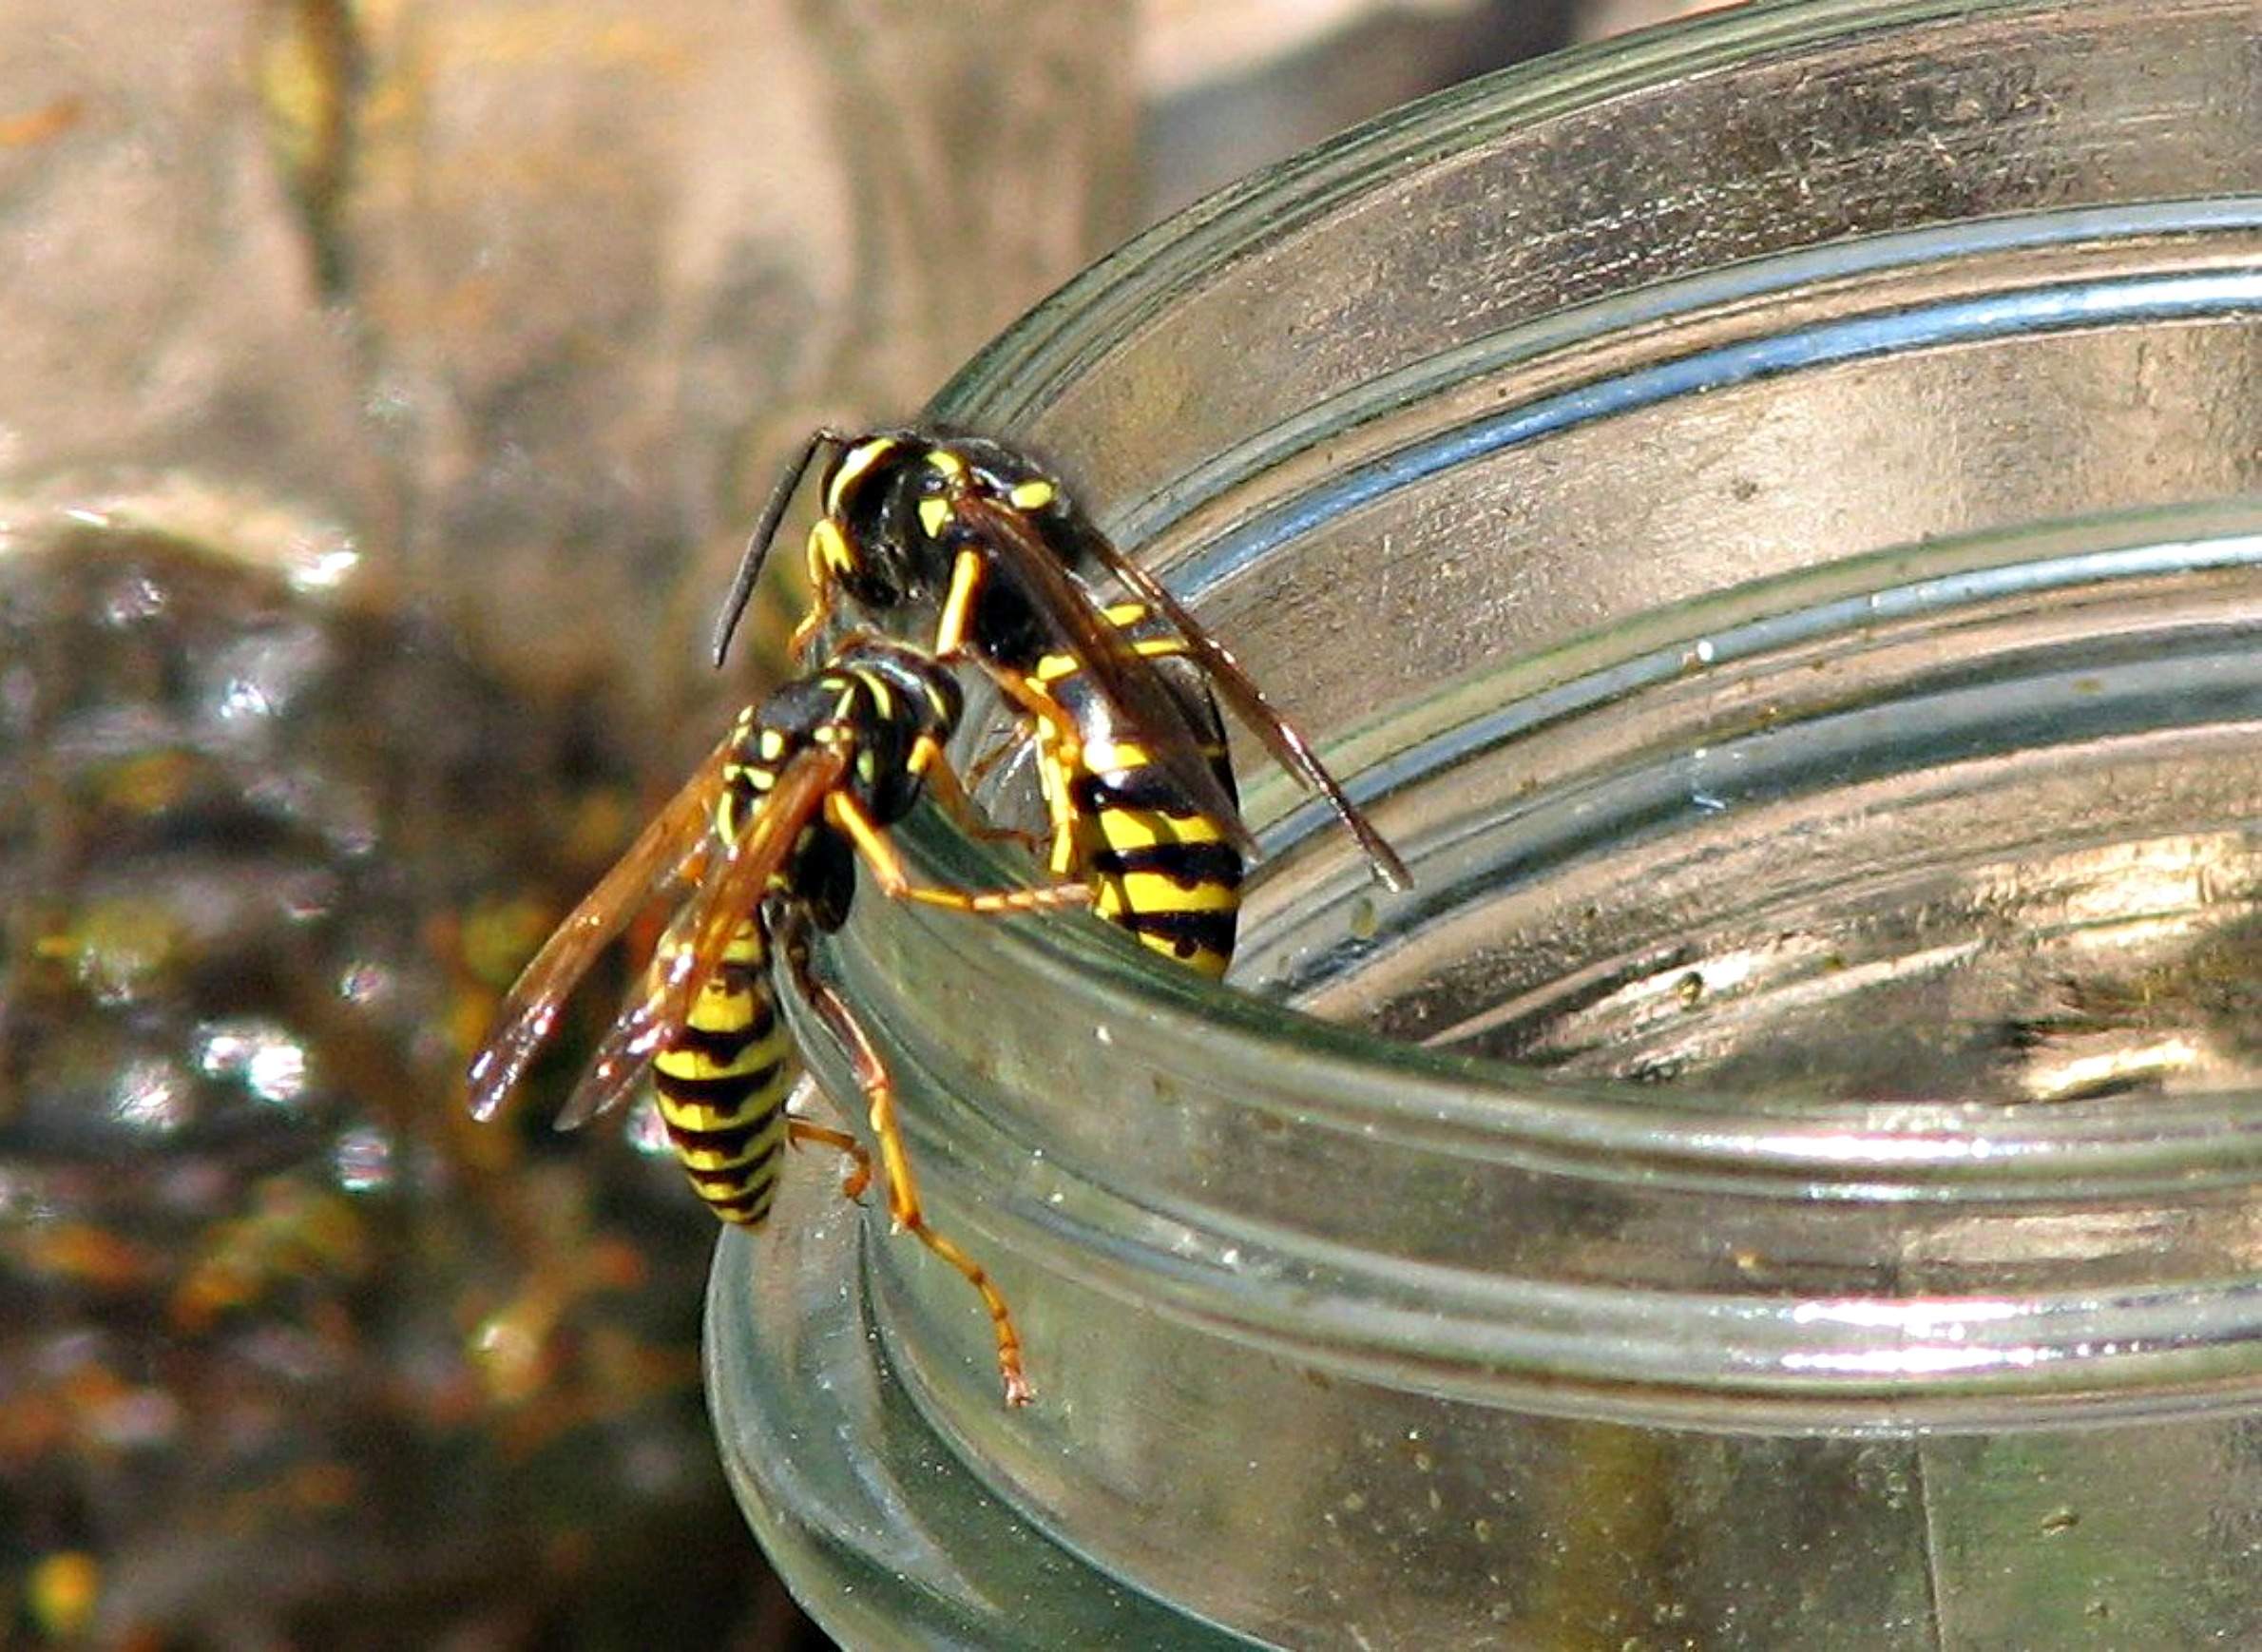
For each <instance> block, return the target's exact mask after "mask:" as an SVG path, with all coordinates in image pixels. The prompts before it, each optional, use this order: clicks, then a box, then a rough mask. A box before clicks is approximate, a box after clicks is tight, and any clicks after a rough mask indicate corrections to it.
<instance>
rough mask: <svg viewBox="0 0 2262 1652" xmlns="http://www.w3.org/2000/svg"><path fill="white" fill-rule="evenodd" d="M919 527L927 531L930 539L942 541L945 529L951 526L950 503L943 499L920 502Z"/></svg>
mask: <svg viewBox="0 0 2262 1652" xmlns="http://www.w3.org/2000/svg"><path fill="white" fill-rule="evenodd" d="M919 526H920V527H921V528H925V529H927V536H928V538H930V539H940V538H941V537H942V534H943V529H944V528H948V527H949V526H950V501H949V500H948V499H943V498H934V499H922V500H920V501H919Z"/></svg>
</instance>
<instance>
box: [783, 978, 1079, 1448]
mask: <svg viewBox="0 0 2262 1652" xmlns="http://www.w3.org/2000/svg"><path fill="white" fill-rule="evenodd" d="M794 978H795V984H796V986H797V987H798V988H799V989H800V990H801V992H802V993H803V995H804V996H805V997H807V999H808V1000H809V1005H810V1008H813V1009H815V1011H816V1012H817V1014H818V1015H819V1016H821V1017H822V1018H823V1019H824V1022H825V1025H826V1026H827V1027H829V1028H832V1029H833V1035H834V1037H835V1038H837V1039H839V1040H840V1044H841V1047H842V1048H843V1049H845V1050H846V1051H847V1052H848V1057H849V1063H850V1065H851V1066H853V1067H854V1069H855V1073H856V1085H857V1087H858V1088H859V1089H861V1090H862V1091H863V1092H864V1102H865V1105H866V1108H867V1109H868V1113H869V1117H870V1119H871V1122H872V1140H873V1141H875V1142H877V1143H879V1149H880V1175H881V1177H882V1178H883V1179H884V1180H885V1181H886V1182H887V1186H888V1215H889V1217H890V1218H891V1219H892V1220H893V1222H894V1224H895V1231H896V1232H898V1233H908V1234H910V1235H911V1236H912V1237H913V1238H915V1239H917V1240H918V1241H919V1242H920V1243H921V1244H923V1245H925V1246H926V1247H927V1248H928V1249H929V1250H930V1251H932V1252H933V1253H934V1254H935V1255H936V1256H938V1257H940V1258H942V1259H943V1260H944V1261H946V1262H948V1263H949V1264H950V1266H951V1267H953V1268H955V1269H957V1270H958V1272H959V1274H960V1275H961V1276H962V1277H964V1278H965V1279H966V1282H967V1283H968V1284H969V1285H971V1286H973V1287H974V1290H975V1293H976V1294H977V1295H979V1296H980V1297H981V1298H982V1306H983V1307H984V1308H986V1309H987V1310H988V1312H989V1324H990V1329H991V1330H992V1332H994V1333H995V1335H996V1337H997V1350H998V1374H999V1375H1000V1376H1001V1377H1003V1378H1004V1379H1005V1383H1006V1404H1007V1405H1015V1406H1018V1405H1026V1404H1028V1402H1029V1399H1030V1397H1031V1395H1032V1393H1034V1391H1033V1390H1031V1389H1030V1387H1029V1381H1028V1377H1027V1376H1026V1374H1024V1373H1023V1371H1022V1364H1021V1333H1020V1332H1018V1331H1016V1330H1014V1328H1013V1314H1012V1310H1010V1309H1009V1308H1007V1307H1006V1298H1005V1295H1004V1293H1002V1292H1001V1291H999V1289H998V1288H997V1286H996V1285H995V1284H993V1283H992V1282H991V1281H990V1277H989V1275H988V1273H987V1271H986V1270H985V1269H984V1268H983V1266H982V1264H981V1263H980V1262H977V1261H976V1260H974V1258H971V1257H969V1256H968V1255H967V1254H966V1252H964V1251H962V1250H960V1249H959V1248H958V1246H957V1244H956V1243H954V1242H953V1241H952V1240H951V1239H950V1238H949V1236H948V1235H946V1234H941V1233H937V1232H936V1231H935V1230H934V1228H932V1227H931V1226H930V1225H929V1224H928V1220H927V1213H926V1211H925V1209H924V1208H923V1207H922V1206H921V1204H920V1202H919V1187H918V1183H917V1182H916V1181H913V1180H912V1179H911V1159H910V1157H909V1156H908V1155H907V1153H906V1152H905V1149H904V1142H903V1124H902V1123H901V1121H900V1120H898V1119H897V1117H896V1114H895V1081H894V1079H893V1078H892V1077H891V1076H890V1074H889V1072H888V1067H887V1064H886V1063H885V1062H883V1061H881V1060H880V1053H879V1051H878V1050H876V1049H874V1048H873V1047H872V1040H871V1039H869V1038H867V1037H866V1036H865V1034H864V1028H862V1027H861V1026H860V1025H858V1023H857V1021H856V1018H855V1016H854V1015H853V1013H851V1011H850V1009H849V1007H848V1004H847V1003H846V1001H845V1000H843V999H842V998H841V996H840V994H839V993H837V992H835V991H834V990H833V989H832V988H830V987H828V986H826V985H825V984H824V983H823V982H822V981H819V980H817V979H816V977H815V975H814V974H812V973H811V972H810V970H809V969H808V966H807V961H806V959H804V960H802V961H800V962H799V963H797V964H796V967H795V970H794Z"/></svg>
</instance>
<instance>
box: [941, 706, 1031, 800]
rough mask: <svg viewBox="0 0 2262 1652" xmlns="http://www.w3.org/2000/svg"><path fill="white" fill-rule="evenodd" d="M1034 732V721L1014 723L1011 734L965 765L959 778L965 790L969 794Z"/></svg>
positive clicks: (1026, 719)
mask: <svg viewBox="0 0 2262 1652" xmlns="http://www.w3.org/2000/svg"><path fill="white" fill-rule="evenodd" d="M1036 732H1037V724H1036V720H1035V719H1033V718H1026V717H1025V718H1022V719H1020V720H1018V721H1016V722H1015V723H1014V725H1013V729H1012V732H1010V733H1009V734H1007V735H1006V737H1005V738H1004V739H1003V740H999V741H998V742H997V744H995V745H993V746H991V747H990V748H989V749H988V750H987V751H986V752H984V753H983V754H982V755H981V756H980V757H978V758H976V759H974V760H973V761H972V762H970V763H968V765H967V770H966V773H965V775H963V776H962V777H960V778H962V779H964V780H965V782H966V787H967V790H968V791H969V792H970V791H972V790H973V789H974V788H975V787H977V786H979V785H980V784H981V783H982V782H983V781H984V780H987V779H988V778H989V771H990V770H992V769H994V768H996V767H997V766H998V764H1000V763H1002V762H1004V761H1005V760H1006V759H1007V758H1009V757H1011V756H1012V755H1013V751H1014V748H1015V747H1016V746H1018V745H1020V744H1021V742H1022V741H1023V740H1027V739H1028V738H1029V737H1030V736H1031V735H1033V734H1035V733H1036Z"/></svg>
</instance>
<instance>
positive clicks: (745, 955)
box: [652, 919, 799, 1227]
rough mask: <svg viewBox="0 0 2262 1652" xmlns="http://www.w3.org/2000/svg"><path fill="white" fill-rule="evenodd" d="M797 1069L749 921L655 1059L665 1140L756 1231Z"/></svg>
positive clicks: (695, 1181) (706, 1193)
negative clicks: (666, 1138)
mask: <svg viewBox="0 0 2262 1652" xmlns="http://www.w3.org/2000/svg"><path fill="white" fill-rule="evenodd" d="M662 963H664V960H660V961H657V962H656V964H655V968H658V967H660V965H661V964H662ZM798 1070H799V1069H798V1065H797V1063H796V1057H795V1050H794V1044H793V1039H792V1036H791V1035H790V1034H789V1033H788V1032H787V1030H786V1028H785V1026H784V1024H783V1023H782V1022H781V1021H780V1020H779V1019H778V1015H777V1006H776V996H775V994H774V993H773V992H772V990H771V987H770V970H769V956H768V949H767V948H766V947H765V946H764V944H763V940H762V931H761V925H760V924H759V922H758V921H756V920H754V919H749V920H747V921H745V922H743V923H741V924H739V926H738V931H737V932H736V933H735V934H733V935H732V936H731V941H730V947H729V950H728V951H726V952H725V953H724V955H723V961H722V964H721V967H720V968H719V969H718V970H716V971H715V973H714V974H713V975H712V976H710V977H709V978H708V980H707V982H706V985H705V986H704V987H702V988H701V989H700V993H699V996H698V997H697V998H696V999H694V1000H693V1001H692V1006H691V1012H690V1014H689V1015H688V1016H686V1017H685V1019H684V1023H683V1025H682V1027H681V1028H679V1029H678V1030H677V1032H676V1034H675V1036H673V1037H672V1038H670V1039H669V1040H668V1041H667V1043H666V1045H665V1046H663V1047H661V1050H660V1052H659V1053H658V1054H657V1055H655V1056H654V1057H653V1059H652V1087H653V1089H654V1090H655V1091H656V1092H657V1093H658V1096H659V1099H660V1117H661V1121H662V1122H663V1123H664V1124H666V1125H667V1133H668V1139H669V1140H670V1141H672V1142H673V1143H675V1146H676V1155H677V1157H678V1158H680V1159H681V1161H682V1162H683V1169H684V1173H685V1174H686V1175H688V1176H689V1177H690V1178H691V1184H692V1186H693V1187H694V1188H696V1189H697V1190H698V1191H699V1196H700V1198H701V1199H703V1200H705V1201H707V1204H708V1207H709V1208H710V1209H712V1210H713V1211H714V1212H715V1214H716V1215H717V1216H719V1217H720V1218H721V1219H722V1220H725V1221H731V1222H737V1223H738V1224H739V1225H740V1226H743V1227H753V1226H756V1225H757V1224H758V1223H759V1222H760V1221H761V1220H762V1219H763V1218H764V1217H765V1216H767V1215H769V1213H770V1201H771V1199H772V1198H773V1197H774V1196H775V1195H776V1190H777V1173H778V1169H779V1161H780V1159H781V1157H782V1155H783V1151H784V1147H785V1135H786V1129H785V1098H786V1092H787V1091H788V1090H790V1089H791V1088H792V1087H793V1082H794V1076H795V1074H796V1072H797V1071H798Z"/></svg>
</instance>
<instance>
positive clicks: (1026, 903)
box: [825, 791, 1092, 913]
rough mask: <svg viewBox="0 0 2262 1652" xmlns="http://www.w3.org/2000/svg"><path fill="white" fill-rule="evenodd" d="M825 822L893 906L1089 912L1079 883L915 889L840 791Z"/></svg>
mask: <svg viewBox="0 0 2262 1652" xmlns="http://www.w3.org/2000/svg"><path fill="white" fill-rule="evenodd" d="M825 818H826V819H827V820H829V821H830V822H832V824H833V825H834V826H835V827H837V828H838V829H839V830H840V831H841V832H842V833H844V834H846V835H847V836H848V839H849V841H850V842H851V843H853V844H854V845H855V847H856V853H857V854H859V855H862V856H863V857H864V864H865V865H867V866H869V867H871V868H872V876H874V877H876V878H878V879H879V884H880V888H881V889H883V890H885V891H886V892H887V893H888V895H889V897H890V898H891V899H893V900H915V901H919V902H921V903H923V904H925V905H927V906H939V907H944V908H947V909H948V910H949V911H951V912H983V913H995V912H1038V911H1043V910H1048V909H1050V908H1053V907H1067V906H1089V905H1090V904H1091V902H1092V891H1091V887H1090V886H1089V885H1088V884H1082V883H1044V884H1039V885H1038V886H1037V887H1036V888H1034V889H991V890H982V891H978V892H968V891H967V890H963V889H936V888H934V887H932V886H930V885H928V884H921V883H913V882H912V881H911V874H910V873H908V872H906V871H905V870H904V868H903V858H902V856H900V855H897V854H896V853H895V846H894V845H893V844H892V843H890V842H889V841H888V835H887V834H886V833H885V832H883V831H881V830H880V828H879V827H878V825H876V824H875V823H874V822H873V820H872V816H870V815H868V814H866V813H865V812H864V807H863V805H862V804H860V803H858V802H857V801H856V799H855V798H854V797H853V796H852V795H850V794H849V793H847V792H839V791H836V792H833V793H830V794H828V795H827V797H826V798H825Z"/></svg>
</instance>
